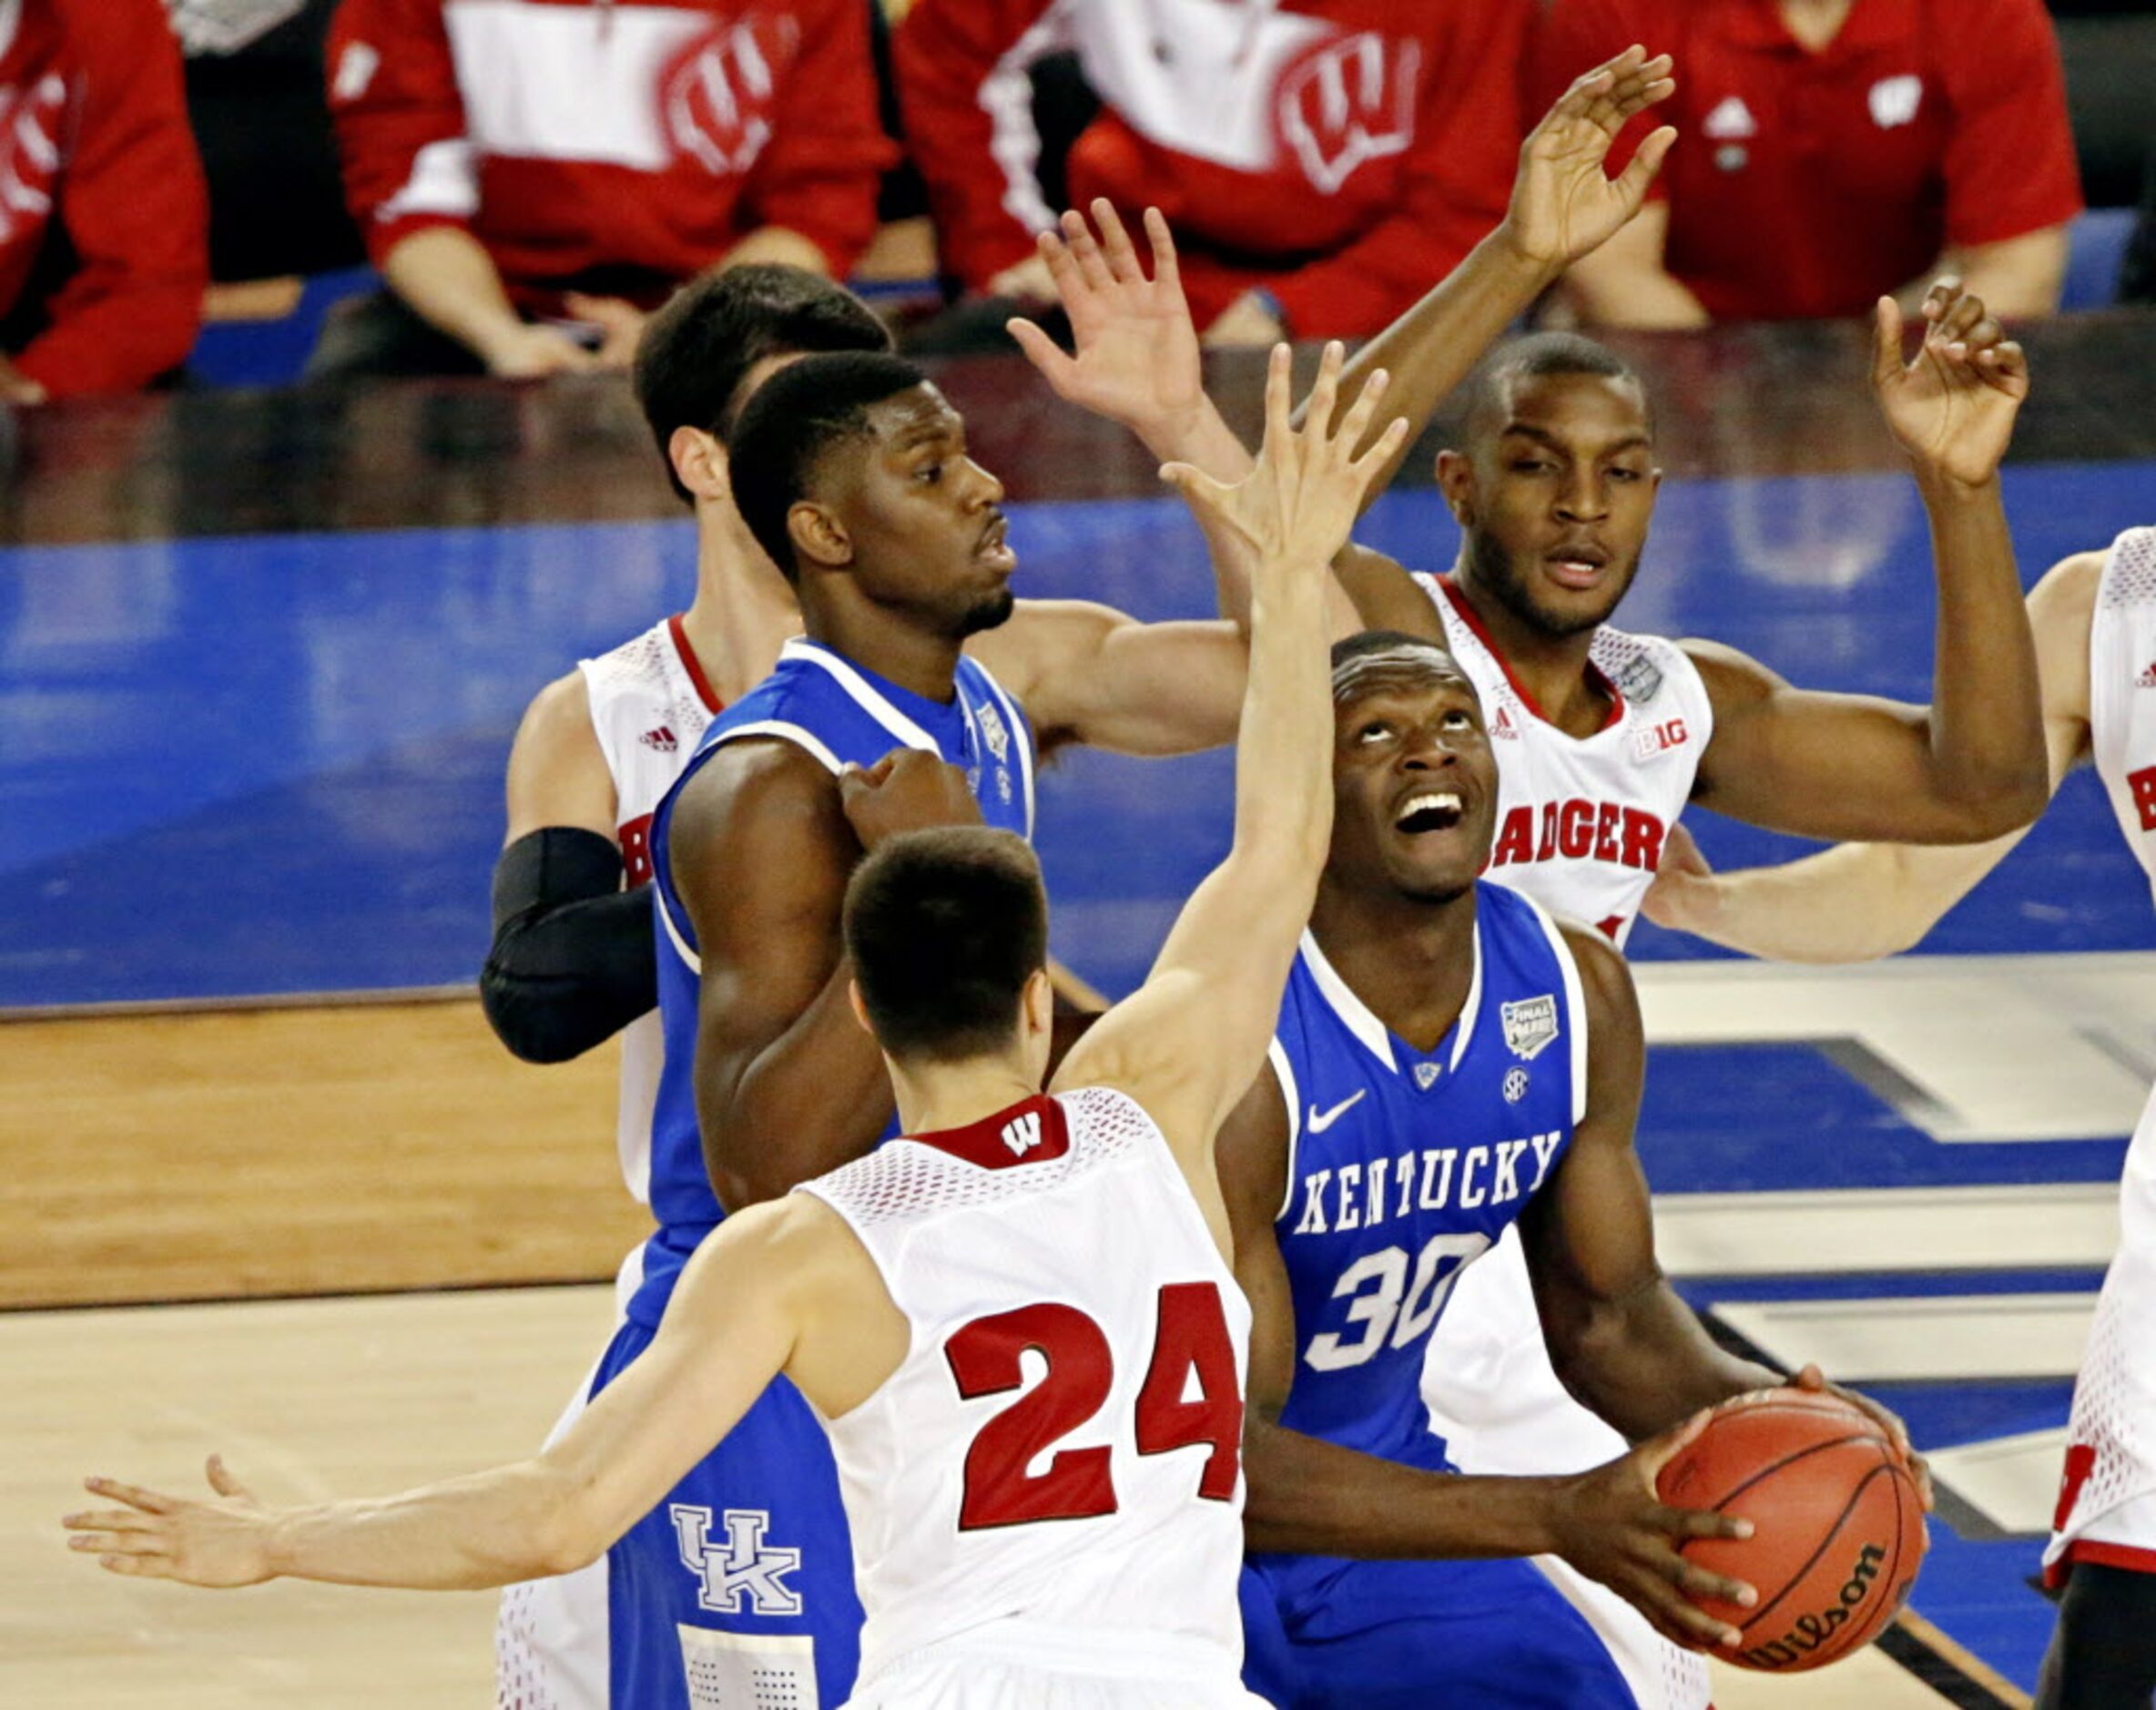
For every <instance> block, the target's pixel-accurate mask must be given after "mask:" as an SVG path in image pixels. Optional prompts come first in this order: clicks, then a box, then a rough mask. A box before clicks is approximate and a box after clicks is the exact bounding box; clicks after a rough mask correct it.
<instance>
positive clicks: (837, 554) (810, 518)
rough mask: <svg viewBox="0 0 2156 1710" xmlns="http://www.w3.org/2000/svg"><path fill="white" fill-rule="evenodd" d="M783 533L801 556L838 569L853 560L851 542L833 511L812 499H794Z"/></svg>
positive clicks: (844, 525)
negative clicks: (789, 538) (791, 541)
mask: <svg viewBox="0 0 2156 1710" xmlns="http://www.w3.org/2000/svg"><path fill="white" fill-rule="evenodd" d="M786 532H787V534H789V535H790V536H791V537H792V539H793V543H794V545H795V546H796V547H798V549H799V551H800V554H801V556H803V557H804V558H806V559H808V560H809V563H811V564H819V565H826V566H827V567H829V568H830V569H833V570H837V569H839V568H841V567H843V566H844V565H849V564H851V563H852V562H853V541H852V538H851V537H850V536H849V534H847V532H846V524H843V523H841V522H840V521H839V518H838V515H837V514H836V513H834V512H832V511H830V510H829V509H828V508H827V507H825V506H823V505H820V504H817V503H816V501H815V500H813V499H797V500H795V501H794V507H793V509H792V510H790V511H788V513H787V514H786Z"/></svg>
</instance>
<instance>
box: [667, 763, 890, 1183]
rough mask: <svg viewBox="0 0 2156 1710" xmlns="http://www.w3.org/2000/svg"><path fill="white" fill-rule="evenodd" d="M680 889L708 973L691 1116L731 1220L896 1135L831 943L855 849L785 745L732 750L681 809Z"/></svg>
mask: <svg viewBox="0 0 2156 1710" xmlns="http://www.w3.org/2000/svg"><path fill="white" fill-rule="evenodd" d="M667 851H668V859H669V861H670V864H671V867H672V870H673V878H674V884H675V889H676V892H677V893H678V895H679V896H680V898H681V901H682V903H683V906H684V907H685V908H686V911H687V912H688V915H689V919H690V921H691V923H692V925H693V927H694V929H695V932H696V938H697V949H698V952H699V955H700V958H701V961H702V963H703V969H702V976H701V985H700V997H699V1003H698V1009H697V1056H696V1091H697V1122H698V1125H699V1126H700V1127H701V1129H702V1131H703V1140H704V1155H705V1161H706V1163H707V1165H708V1166H709V1168H710V1171H711V1181H712V1186H713V1188H714V1189H715V1190H716V1191H717V1195H718V1198H719V1203H720V1204H721V1205H723V1206H726V1207H727V1208H728V1209H729V1210H737V1209H739V1208H740V1207H741V1206H746V1205H753V1204H755V1203H756V1202H758V1201H759V1200H764V1199H771V1198H775V1197H777V1196H778V1195H780V1194H783V1193H786V1192H787V1191H788V1190H789V1189H791V1188H792V1187H794V1186H796V1185H798V1183H800V1182H804V1181H807V1180H808V1179H809V1177H811V1176H819V1175H821V1174H823V1172H824V1171H826V1170H829V1169H832V1168H835V1167H836V1166H837V1165H840V1164H842V1163H845V1162H846V1161H847V1160H848V1159H849V1158H853V1157H857V1156H859V1155H860V1154H861V1153H863V1152H866V1151H867V1150H868V1149H869V1148H870V1146H871V1145H874V1144H875V1141H876V1136H877V1135H879V1134H880V1133H881V1132H882V1131H883V1128H884V1125H886V1124H887V1123H888V1122H889V1121H890V1111H891V1094H890V1079H889V1077H888V1075H887V1074H886V1073H885V1071H884V1066H883V1058H882V1054H881V1053H880V1052H879V1051H878V1050H877V1048H876V1043H875V1042H874V1041H873V1040H872V1039H870V1037H869V1035H868V1033H867V1032H866V1031H865V1030H864V1029H863V1028H862V1027H861V1025H860V1023H859V1021H857V1020H856V1019H855V1017H854V1014H853V1011H852V1007H851V1005H850V1003H849V1001H848V998H847V977H846V973H845V971H844V966H843V951H842V944H841V938H840V930H839V917H840V911H841V909H842V907H843V905H844V901H845V896H846V881H847V879H848V877H849V874H850V873H851V871H852V868H853V864H854V861H855V860H857V859H858V857H859V852H860V846H859V841H858V840H856V838H855V836H854V834H853V831H852V829H851V828H850V826H849V824H848V822H847V819H846V815H845V812H844V810H843V809H842V808H841V806H840V803H839V790H838V787H837V784H836V781H835V780H834V779H833V778H832V777H831V775H830V774H829V772H827V771H826V770H825V769H824V768H823V767H822V766H821V765H820V764H819V763H818V762H817V761H816V760H815V759H814V758H812V757H810V756H809V754H807V753H806V752H805V751H804V750H802V749H800V748H796V747H794V746H793V745H791V744H790V743H785V742H778V741H761V740H752V741H746V742H741V743H729V744H727V746H726V747H725V748H723V749H721V750H720V751H719V752H718V753H717V754H716V755H715V756H713V757H712V758H711V759H710V760H708V761H707V762H706V763H705V765H704V767H703V768H702V769H701V770H699V771H698V772H697V774H696V776H695V777H693V778H692V779H690V780H689V781H688V783H687V784H686V785H685V786H684V787H683V789H682V793H681V795H680V796H679V797H678V798H677V799H676V802H675V805H674V809H673V814H672V821H671V827H670V830H669V835H668V845H667Z"/></svg>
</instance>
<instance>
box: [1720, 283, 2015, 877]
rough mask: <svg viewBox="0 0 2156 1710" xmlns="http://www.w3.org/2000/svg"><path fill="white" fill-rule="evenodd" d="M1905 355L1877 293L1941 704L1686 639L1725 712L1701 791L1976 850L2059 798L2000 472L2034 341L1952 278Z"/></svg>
mask: <svg viewBox="0 0 2156 1710" xmlns="http://www.w3.org/2000/svg"><path fill="white" fill-rule="evenodd" d="M1924 312H1925V315H1926V319H1927V324H1926V327H1925V333H1924V341H1923V344H1922V346H1921V348H1920V349H1919V350H1918V351H1917V356H1916V359H1915V361H1911V362H1909V363H1907V364H1905V363H1904V362H1903V361H1902V356H1901V343H1902V321H1901V311H1900V310H1898V309H1897V308H1896V307H1895V306H1894V302H1893V300H1892V299H1891V298H1882V299H1881V300H1880V301H1879V306H1878V314H1877V320H1876V331H1875V341H1874V351H1873V372H1872V383H1873V386H1874V389H1875V390H1876V392H1877V393H1878V395H1879V400H1880V404H1881V407H1882V408H1883V410H1884V411H1885V413H1886V416H1887V424H1888V426H1889V427H1890V428H1891V429H1892V430H1893V432H1894V435H1895V437H1896V439H1897V441H1899V442H1900V443H1901V445H1902V447H1903V449H1904V450H1905V451H1906V452H1907V453H1908V455H1909V458H1910V460H1911V462H1912V463H1913V464H1914V465H1915V469H1916V474H1917V490H1918V492H1919V493H1921V494H1922V495H1923V498H1924V508H1925V511H1926V514H1927V516H1928V517H1929V519H1930V524H1931V535H1932V550H1933V555H1934V558H1935V561H1936V564H1937V579H1938V600H1939V614H1938V652H1937V662H1936V663H1935V665H1934V667H1933V674H1932V699H1931V705H1930V706H1928V707H1907V706H1902V705H1899V704H1897V703H1895V702H1891V701H1884V700H1877V699H1873V698H1870V697H1864V696H1855V695H1826V694H1820V693H1816V692H1813V691H1807V690H1802V689H1796V688H1793V687H1790V686H1789V685H1788V684H1787V683H1785V682H1784V681H1783V680H1782V679H1781V678H1780V677H1777V676H1775V674H1774V673H1773V672H1772V671H1769V670H1768V669H1766V668H1765V667H1764V666H1762V665H1760V664H1759V663H1758V662H1757V661H1756V660H1754V659H1750V658H1747V657H1744V655H1743V654H1740V653H1737V652H1735V651H1734V649H1731V648H1727V647H1722V646H1715V645H1714V644H1713V643H1709V642H1696V641H1695V642H1688V643H1686V644H1685V650H1686V651H1687V652H1688V653H1689V654H1690V655H1691V656H1692V657H1693V661H1694V663H1696V664H1697V665H1698V667H1699V668H1700V675H1701V677H1703V679H1704V681H1705V684H1706V688H1707V694H1708V697H1709V699H1710V700H1711V701H1712V702H1713V703H1714V736H1713V738H1711V739H1710V740H1709V742H1708V744H1707V750H1706V753H1705V754H1704V755H1703V757H1702V758H1701V761H1700V770H1699V779H1698V783H1697V786H1696V788H1695V789H1694V799H1696V800H1697V801H1699V802H1700V803H1701V804H1702V805H1703V806H1706V807H1711V808H1713V809H1716V810H1717V811H1718V812H1722V813H1726V814H1729V815H1731V816H1733V817H1734V818H1736V819H1744V820H1748V821H1750V822H1751V823H1753V824H1754V825H1763V826H1766V827H1769V828H1771V829H1772V830H1780V831H1795V832H1798V833H1801V834H1803V835H1805V836H1808V837H1824V838H1863V839H1885V840H1894V841H1897V842H1904V843H1975V842H1981V841H1983V840H1987V839H1990V838H1996V837H1998V836H2001V835H2003V834H2004V833H2006V832H2008V831H2011V830H2015V829H2016V828H2018V827H2020V826H2025V825H2027V824H2028V823H2029V821H2030V820H2031V819H2035V818H2036V816H2037V815H2038V814H2039V813H2040V812H2041V811H2043V806H2044V802H2045V801H2046V799H2048V797H2049V772H2048V768H2047V766H2046V763H2045V758H2044V731H2043V720H2042V718H2041V716H2040V707H2039V697H2038V683H2037V667H2036V650H2035V647H2034V646H2033V645H2032V643H2031V641H2030V637H2029V618H2028V615H2027V613H2026V612H2025V611H2024V609H2023V607H2022V600H2021V582H2020V576H2019V573H2018V572H2017V570H2016V568H2015V565H2014V544H2013V539H2012V536H2011V535H2010V534H2009V533H2008V530H2007V520H2006V512H2005V509H2004V508H2003V506H2002V504H2001V503H2000V499H1999V486H1998V465H1999V460H2000V459H2001V458H2002V457H2003V456H2004V455H2005V453H2006V448H2007V443H2008V440H2009V437H2010V436H2011V434H2012V432H2013V425H2014V417H2015V415H2016V413H2017V412H2018V411H2019V409H2020V406H2021V402H2022V400H2023V399H2024V398H2026V397H2027V396H2028V395H2029V368H2028V363H2027V361H2026V359H2025V358H2024V357H2023V355H2022V352H2021V347H2020V346H2019V344H2017V343H2015V342H2014V341H2012V340H2010V339H2008V338H2007V337H2006V336H2005V334H2004V332H2003V331H2002V330H2001V329H2000V327H1999V324H1998V321H1996V320H1994V319H1993V318H1992V317H1991V316H1990V315H1989V314H1988V313H1987V312H1986V311H1985V308H1984V305H1983V303H1982V302H1981V301H1980V300H1978V299H1977V298H1975V297H1972V296H1970V295H1968V293H1967V292H1965V291H1963V290H1961V289H1960V287H1959V286H1958V285H1956V284H1955V283H1954V282H1953V281H1952V280H1942V281H1941V282H1940V283H1939V284H1937V285H1936V286H1934V287H1933V288H1932V291H1931V295H1930V296H1929V297H1928V298H1927V299H1926V300H1925V306H1924Z"/></svg>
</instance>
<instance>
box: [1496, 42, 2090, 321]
mask: <svg viewBox="0 0 2156 1710" xmlns="http://www.w3.org/2000/svg"><path fill="white" fill-rule="evenodd" d="M1635 41H1638V42H1644V43H1646V44H1647V45H1648V46H1651V47H1652V48H1653V50H1654V51H1655V52H1656V53H1665V54H1670V55H1673V56H1675V59H1676V62H1677V68H1676V79H1677V93H1676V96H1675V97H1674V99H1673V100H1672V101H1671V102H1669V103H1668V104H1667V105H1666V106H1664V107H1661V108H1658V109H1657V110H1656V112H1655V115H1654V122H1655V123H1657V124H1661V123H1663V122H1665V121H1666V122H1668V123H1670V124H1673V125H1675V126H1676V127H1677V129H1678V139H1677V146H1676V148H1674V149H1673V150H1672V151H1671V154H1670V158H1669V163H1668V164H1667V165H1666V166H1665V167H1663V172H1662V178H1661V181H1660V182H1659V183H1658V184H1657V185H1656V187H1655V190H1654V198H1653V200H1651V201H1650V202H1649V203H1648V205H1647V207H1646V208H1645V209H1642V212H1641V213H1640V215H1639V217H1638V218H1637V219H1634V220H1633V221H1632V224H1631V225H1630V226H1628V227H1626V228H1625V229H1624V230H1623V231H1622V232H1620V233H1619V234H1618V235H1617V236H1616V237H1615V238H1613V239H1611V240H1610V242H1608V243H1606V244H1604V245H1603V246H1602V249H1600V250H1598V251H1596V253H1595V254H1594V255H1592V256H1591V257H1589V258H1588V259H1587V260H1583V261H1581V263H1580V264H1579V265H1578V266H1576V267H1574V268H1573V269H1572V270H1571V273H1570V274H1569V275H1568V276H1567V278H1566V280H1565V286H1564V292H1565V296H1566V298H1567V300H1569V302H1570V304H1571V307H1572V309H1573V310H1575V311H1576V312H1577V314H1578V316H1579V318H1580V319H1581V321H1587V322H1590V323H1592V324H1595V325H1602V326H1631V327H1686V326H1699V325H1702V324H1703V323H1705V322H1706V321H1720V320H1745V319H1755V320H1794V319H1801V318H1806V317H1821V316H1840V315H1856V314H1862V313H1864V312H1866V311H1867V310H1869V309H1870V307H1871V305H1872V303H1873V302H1874V301H1875V300H1876V299H1877V298H1878V297H1879V296H1881V295H1882V294H1888V293H1897V292H1903V291H1918V292H1920V290H1921V289H1922V288H1923V286H1924V284H1925V283H1926V282H1927V281H1928V280H1930V279H1931V278H1932V277H1933V276H1934V275H1935V274H1937V273H1938V272H1941V271H1950V272H1954V273H1958V274H1959V275H1960V276H1961V277H1962V279H1963V280H1966V281H1967V282H1968V287H1969V289H1970V290H1973V291H1975V292H1976V293H1977V294H1978V295H1979V296H1981V297H1982V298H1983V299H1984V300H1985V301H1986V302H1987V303H1988V304H1990V305H1991V306H1992V307H1993V309H1995V310H1997V311H1998V313H2000V314H2002V315H2009V316H2013V315H2038V314H2047V313H2049V312H2050V311H2051V310H2054V309H2056V308H2057V307H2058V304H2059V283H2060V280H2062V279H2063V277H2064V275H2065V270H2066V254H2067V230H2066V228H2067V224H2068V222H2069V221H2070V220H2071V219H2073V217H2074V216H2075V215H2076V214H2077V213H2079V212H2080V207H2081V198H2080V186H2079V182H2078V179H2077V178H2076V174H2075V166H2074V152H2073V138H2072V137H2071V135H2070V131H2069V128H2068V125H2067V112H2066V89H2065V84H2064V81H2063V79H2062V77H2061V76H2060V73H2059V45H2058V42H2057V39H2056V38H2055V37H2054V36H2053V35H2052V32H2051V25H2050V21H2049V19H2048V18H2047V17H2046V16H2045V14H2044V8H2043V5H2042V4H2041V0H1553V4H1552V5H1551V7H1550V10H1549V12H1548V13H1547V15H1545V16H1544V17H1543V19H1542V21H1541V25H1540V27H1539V29H1538V31H1537V32H1536V36H1535V39H1534V43H1533V46H1532V48H1531V54H1530V60H1529V66H1530V69H1529V82H1528V90H1529V101H1530V105H1531V106H1532V104H1533V103H1534V102H1536V101H1538V100H1540V99H1541V94H1542V92H1548V93H1550V94H1551V96H1554V94H1555V92H1556V91H1558V90H1560V89H1561V88H1562V87H1564V86H1565V85H1566V84H1567V83H1569V82H1570V81H1571V78H1572V77H1574V76H1577V75H1578V74H1579V72H1580V71H1581V69H1583V68H1585V67H1586V66H1592V65H1595V64H1597V63H1598V62H1599V61H1601V60H1602V59H1604V58H1607V57H1608V56H1609V55H1610V54H1612V53H1614V52H1616V51H1618V50H1619V49H1622V48H1623V47H1624V46H1627V45H1628V44H1630V43H1632V42H1635ZM1610 44H1614V46H1610ZM1626 153H1628V149H1627V148H1626V147H1625V145H1623V144H1622V143H1621V144H1620V146H1619V151H1618V153H1617V155H1616V156H1613V157H1612V165H1615V164H1617V163H1618V162H1620V161H1622V158H1624V157H1625V155H1626ZM1908 300H1912V301H1913V298H1911V299H1908Z"/></svg>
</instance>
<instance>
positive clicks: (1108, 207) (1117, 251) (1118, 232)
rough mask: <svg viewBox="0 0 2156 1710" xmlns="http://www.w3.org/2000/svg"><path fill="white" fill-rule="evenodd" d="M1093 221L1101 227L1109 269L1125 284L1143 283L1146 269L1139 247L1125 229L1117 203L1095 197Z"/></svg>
mask: <svg viewBox="0 0 2156 1710" xmlns="http://www.w3.org/2000/svg"><path fill="white" fill-rule="evenodd" d="M1093 224H1094V225H1096V226H1098V227H1099V228H1100V229H1101V250H1102V253H1103V255H1105V256H1106V257H1107V259H1108V270H1109V271H1110V272H1111V273H1113V274H1114V276H1115V277H1116V279H1118V280H1121V281H1122V282H1123V283H1124V284H1125V285H1143V284H1144V282H1145V270H1144V268H1142V267H1140V266H1139V265H1138V251H1137V247H1136V246H1135V245H1134V244H1133V243H1132V242H1131V234H1130V233H1129V232H1128V231H1126V230H1124V225H1123V217H1122V216H1121V215H1120V214H1118V213H1117V212H1116V211H1115V204H1114V202H1111V201H1110V200H1109V199H1108V198H1106V197H1104V196H1096V197H1094V198H1093Z"/></svg>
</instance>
